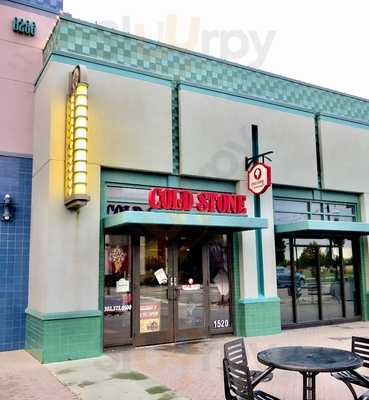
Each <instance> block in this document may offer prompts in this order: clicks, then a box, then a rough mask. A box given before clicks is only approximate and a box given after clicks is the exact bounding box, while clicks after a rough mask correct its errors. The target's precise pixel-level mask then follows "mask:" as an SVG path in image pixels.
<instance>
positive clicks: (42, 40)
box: [0, 4, 56, 154]
mask: <svg viewBox="0 0 369 400" xmlns="http://www.w3.org/2000/svg"><path fill="white" fill-rule="evenodd" d="M14 17H19V18H24V19H28V20H30V21H34V22H35V23H36V25H37V34H36V36H35V37H31V36H26V35H22V34H19V33H15V32H13V29H12V20H13V18H14ZM55 23H56V16H54V15H52V14H47V13H36V12H31V11H30V9H29V8H27V9H22V8H20V9H19V8H13V7H9V6H6V5H3V4H0V54H1V57H0V86H1V96H0V126H1V132H2V134H1V135H0V152H5V153H17V154H32V118H33V115H32V110H33V84H34V81H35V79H36V77H37V75H38V74H39V72H40V70H41V68H42V49H43V48H44V46H45V44H46V41H47V39H48V37H49V35H50V34H51V31H52V29H53V26H54V25H55Z"/></svg>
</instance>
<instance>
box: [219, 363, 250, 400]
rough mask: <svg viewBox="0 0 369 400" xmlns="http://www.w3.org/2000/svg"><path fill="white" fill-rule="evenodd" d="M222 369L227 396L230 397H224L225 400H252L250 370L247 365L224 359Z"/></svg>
mask: <svg viewBox="0 0 369 400" xmlns="http://www.w3.org/2000/svg"><path fill="white" fill-rule="evenodd" d="M223 367H224V369H225V373H226V379H225V384H226V383H227V384H228V395H230V397H226V398H227V400H228V399H230V400H233V399H234V400H236V399H240V400H241V399H242V400H254V393H253V389H252V383H251V376H250V370H249V368H248V367H247V365H244V364H239V363H235V362H233V361H230V360H227V359H226V358H224V360H223ZM226 395H227V389H226Z"/></svg>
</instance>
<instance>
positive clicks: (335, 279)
mask: <svg viewBox="0 0 369 400" xmlns="http://www.w3.org/2000/svg"><path fill="white" fill-rule="evenodd" d="M319 268H320V281H321V283H320V285H321V295H322V319H323V320H332V319H341V318H343V317H344V313H343V302H342V295H343V290H342V289H343V288H342V257H341V252H340V248H339V247H336V246H334V247H333V246H329V247H319Z"/></svg>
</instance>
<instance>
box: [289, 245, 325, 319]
mask: <svg viewBox="0 0 369 400" xmlns="http://www.w3.org/2000/svg"><path fill="white" fill-rule="evenodd" d="M294 257H295V267H296V270H295V271H296V272H295V296H296V317H297V322H312V321H317V320H319V319H320V318H319V316H320V315H319V276H318V269H317V262H318V259H317V247H316V246H315V245H308V246H304V247H303V246H301V247H300V246H299V247H294Z"/></svg>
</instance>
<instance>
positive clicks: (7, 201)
mask: <svg viewBox="0 0 369 400" xmlns="http://www.w3.org/2000/svg"><path fill="white" fill-rule="evenodd" d="M2 206H3V214H2V216H1V219H2V220H3V221H4V222H10V221H11V220H12V219H13V217H14V211H15V205H14V202H13V199H12V196H11V195H10V194H9V193H7V194H6V195H5V196H4V201H3V203H2Z"/></svg>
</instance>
